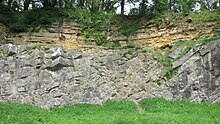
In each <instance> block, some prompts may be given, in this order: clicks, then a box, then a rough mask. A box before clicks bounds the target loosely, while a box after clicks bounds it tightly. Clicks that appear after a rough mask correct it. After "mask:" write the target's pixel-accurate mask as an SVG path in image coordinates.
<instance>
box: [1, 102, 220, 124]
mask: <svg viewBox="0 0 220 124" xmlns="http://www.w3.org/2000/svg"><path fill="white" fill-rule="evenodd" d="M141 105H142V107H143V108H144V109H145V112H144V113H139V112H138V110H137V108H136V106H135V104H134V103H133V102H131V101H125V100H124V101H109V102H107V103H105V104H104V105H89V104H81V105H74V106H68V107H64V108H56V109H52V110H44V109H40V108H38V107H33V106H30V105H19V104H14V103H0V111H1V113H0V124H146V123H149V124H177V123H179V124H182V123H185V124H192V123H193V124H212V123H213V124H214V123H220V116H219V115H220V111H219V110H220V104H214V105H211V106H209V105H207V104H206V103H202V104H192V103H189V102H186V101H166V100H164V99H152V100H143V101H142V102H141Z"/></svg>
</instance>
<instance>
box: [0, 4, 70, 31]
mask: <svg viewBox="0 0 220 124" xmlns="http://www.w3.org/2000/svg"><path fill="white" fill-rule="evenodd" d="M0 6H1V7H2V8H1V9H0V12H1V13H0V23H3V24H4V25H6V26H7V27H8V28H9V30H10V31H11V32H26V31H28V30H30V29H31V30H34V29H35V28H36V27H38V26H47V25H49V24H51V23H53V22H60V21H62V20H63V19H64V18H67V17H66V15H64V12H63V10H61V9H56V8H51V9H33V10H31V11H22V12H19V11H13V10H12V9H11V8H10V7H7V6H4V5H0Z"/></svg>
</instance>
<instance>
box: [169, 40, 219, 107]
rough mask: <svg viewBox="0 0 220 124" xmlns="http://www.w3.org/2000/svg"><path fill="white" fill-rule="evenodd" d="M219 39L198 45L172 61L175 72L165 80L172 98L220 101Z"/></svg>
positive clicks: (194, 100) (210, 101)
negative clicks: (169, 78)
mask: <svg viewBox="0 0 220 124" xmlns="http://www.w3.org/2000/svg"><path fill="white" fill-rule="evenodd" d="M219 45H220V41H214V42H210V43H208V44H207V45H202V46H198V47H197V48H194V49H197V50H199V51H190V52H189V53H187V54H186V55H185V56H184V57H183V58H182V59H180V60H178V61H177V62H174V67H175V68H177V67H178V68H177V70H178V71H177V74H176V75H175V76H174V77H173V78H172V79H171V80H169V81H168V82H167V86H168V87H169V91H170V92H171V93H172V94H173V99H186V98H187V99H190V100H191V101H193V102H201V101H206V100H208V102H209V103H215V102H220V93H219V92H220V90H219V83H220V81H219V75H220V73H219V72H220V66H219V65H220V58H219V56H220V52H219V51H220V47H219Z"/></svg>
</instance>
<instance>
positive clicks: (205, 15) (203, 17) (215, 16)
mask: <svg viewBox="0 0 220 124" xmlns="http://www.w3.org/2000/svg"><path fill="white" fill-rule="evenodd" d="M190 17H192V20H193V22H195V23H202V22H214V21H220V14H219V12H216V11H208V10H207V11H202V12H199V13H194V12H192V13H190Z"/></svg>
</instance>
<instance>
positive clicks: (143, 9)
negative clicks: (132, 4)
mask: <svg viewBox="0 0 220 124" xmlns="http://www.w3.org/2000/svg"><path fill="white" fill-rule="evenodd" d="M145 4H146V0H142V2H141V5H140V6H141V11H140V14H141V15H144V14H145Z"/></svg>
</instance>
